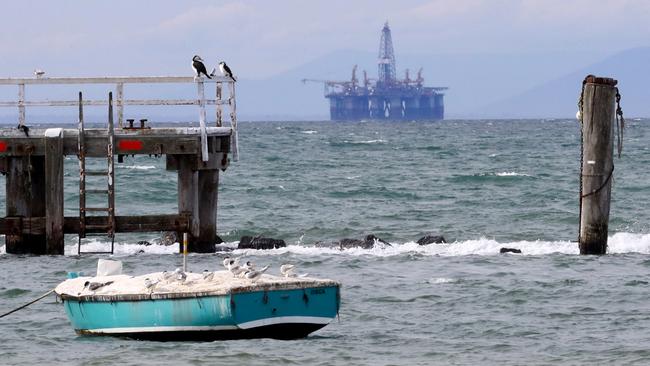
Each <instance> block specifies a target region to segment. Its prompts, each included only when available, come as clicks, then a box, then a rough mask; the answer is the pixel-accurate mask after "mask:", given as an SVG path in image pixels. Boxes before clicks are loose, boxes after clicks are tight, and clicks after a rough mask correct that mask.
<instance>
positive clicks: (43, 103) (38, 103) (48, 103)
mask: <svg viewBox="0 0 650 366" xmlns="http://www.w3.org/2000/svg"><path fill="white" fill-rule="evenodd" d="M122 103H123V105H168V106H172V105H200V102H199V101H198V100H196V99H124V100H123V101H122ZM78 104H79V102H78V101H74V100H28V101H24V102H23V103H20V102H11V101H3V102H0V107H18V106H24V107H74V106H77V105H78ZM205 104H206V105H224V104H229V101H227V100H221V101H219V100H216V99H206V100H205ZM83 105H84V106H104V105H108V101H106V100H103V99H99V100H92V99H89V100H84V101H83Z"/></svg>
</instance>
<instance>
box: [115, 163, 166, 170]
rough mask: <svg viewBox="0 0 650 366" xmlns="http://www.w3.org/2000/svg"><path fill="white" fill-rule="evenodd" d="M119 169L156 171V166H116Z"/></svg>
mask: <svg viewBox="0 0 650 366" xmlns="http://www.w3.org/2000/svg"><path fill="white" fill-rule="evenodd" d="M116 166H117V167H118V168H119V169H134V170H151V169H156V168H157V167H156V166H154V165H119V164H118V165H116Z"/></svg>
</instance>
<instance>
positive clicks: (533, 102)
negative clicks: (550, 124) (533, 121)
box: [474, 47, 650, 118]
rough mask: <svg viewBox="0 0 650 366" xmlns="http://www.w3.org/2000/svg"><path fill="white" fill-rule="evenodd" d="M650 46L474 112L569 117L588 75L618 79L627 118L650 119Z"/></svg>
mask: <svg viewBox="0 0 650 366" xmlns="http://www.w3.org/2000/svg"><path fill="white" fill-rule="evenodd" d="M649 67H650V47H643V48H634V49H629V50H626V51H622V52H619V53H617V54H615V55H613V56H610V57H607V58H605V59H604V60H602V61H600V62H597V63H594V64H592V65H590V66H587V67H583V68H580V69H577V70H576V71H574V72H571V73H567V74H565V75H564V76H561V77H558V78H554V79H553V80H550V81H548V82H545V83H540V84H539V85H537V86H535V87H532V88H530V89H529V90H527V91H525V92H523V93H520V94H518V95H516V96H513V97H510V98H504V99H503V100H501V101H498V102H495V103H491V104H488V105H486V106H485V107H483V108H479V109H477V110H475V111H474V112H475V113H476V114H477V115H478V114H480V115H483V116H485V117H496V118H521V117H523V118H544V117H551V118H566V117H573V116H575V113H576V111H577V101H578V98H579V96H580V89H581V86H582V80H583V79H584V77H585V76H586V75H588V74H594V75H597V76H606V77H612V78H614V79H617V80H618V88H619V90H620V93H621V96H622V99H621V106H622V108H623V112H624V113H625V115H627V116H630V117H632V116H633V117H648V116H650V103H648V100H649V99H650V92H649V91H648V85H650V73H649V72H648V68H649Z"/></svg>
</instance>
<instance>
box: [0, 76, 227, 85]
mask: <svg viewBox="0 0 650 366" xmlns="http://www.w3.org/2000/svg"><path fill="white" fill-rule="evenodd" d="M197 80H201V81H203V82H204V83H216V82H225V83H232V82H233V81H232V80H230V78H227V77H224V76H213V77H212V79H207V78H200V79H196V78H194V77H192V76H102V77H63V78H50V77H42V78H0V85H20V84H29V85H47V84H117V83H124V84H157V83H194V82H196V81H197Z"/></svg>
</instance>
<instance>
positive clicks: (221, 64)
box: [219, 61, 237, 81]
mask: <svg viewBox="0 0 650 366" xmlns="http://www.w3.org/2000/svg"><path fill="white" fill-rule="evenodd" d="M219 70H221V73H222V74H223V76H225V77H228V78H231V79H232V81H237V79H235V77H234V76H232V70H230V67H228V65H226V63H225V62H223V61H221V62H219Z"/></svg>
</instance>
